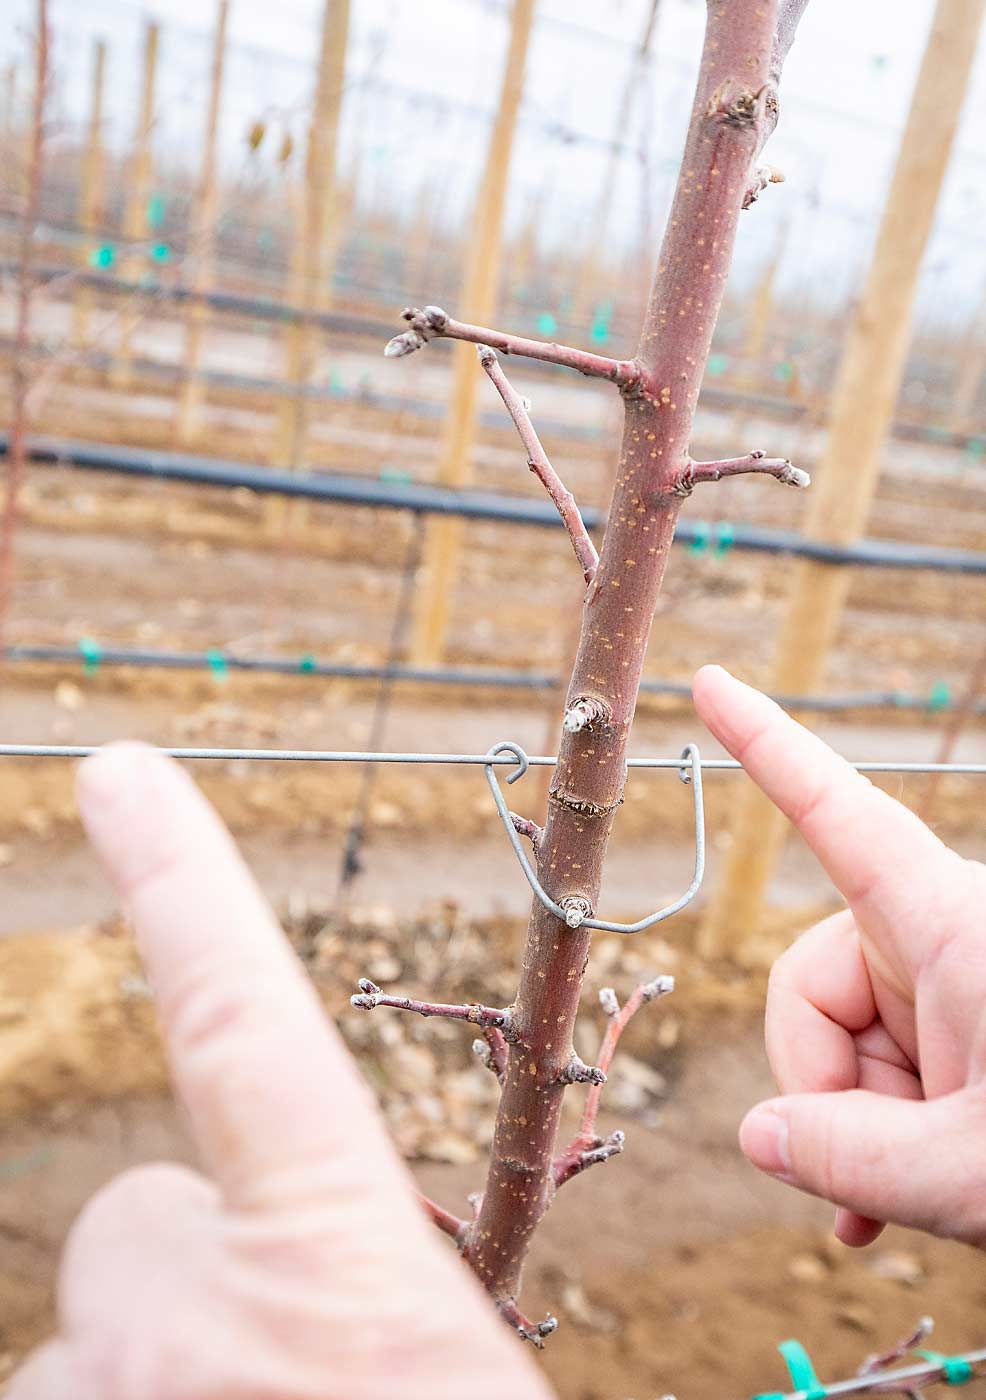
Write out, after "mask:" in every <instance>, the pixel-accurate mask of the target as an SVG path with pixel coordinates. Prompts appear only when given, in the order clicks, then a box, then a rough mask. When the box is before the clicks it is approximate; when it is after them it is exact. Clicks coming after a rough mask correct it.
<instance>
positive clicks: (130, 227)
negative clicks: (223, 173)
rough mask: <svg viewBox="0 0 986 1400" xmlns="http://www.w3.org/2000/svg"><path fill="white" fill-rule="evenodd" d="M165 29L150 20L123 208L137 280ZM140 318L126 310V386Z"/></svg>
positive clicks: (120, 374)
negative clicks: (135, 246)
mask: <svg viewBox="0 0 986 1400" xmlns="http://www.w3.org/2000/svg"><path fill="white" fill-rule="evenodd" d="M160 37H161V32H160V29H159V27H158V25H157V24H155V23H154V21H153V20H148V22H147V28H146V29H145V31H144V65H143V80H142V83H141V94H140V112H139V115H138V118H137V130H136V133H135V136H134V149H133V154H132V156H131V158H130V171H129V179H128V182H127V201H126V205H125V207H124V212H123V237H124V241H125V244H126V252H125V255H124V258H123V275H124V277H125V278H126V279H127V280H136V278H137V277H138V276H139V275H140V271H141V267H142V263H143V259H142V258H141V257H140V256H139V254H136V253H134V252H133V251H131V244H133V243H136V242H138V241H139V240H140V239H141V238H143V237H144V236H145V234H146V233H147V201H148V198H149V196H150V192H151V169H152V166H151V135H152V132H153V128H154V87H155V81H156V77H157V56H158V43H159V40H160ZM135 323H136V318H135V317H133V316H131V315H128V314H125V315H124V318H123V327H122V331H121V334H120V351H119V364H118V366H117V368H116V371H115V373H114V375H113V378H114V381H115V383H116V385H117V387H118V388H125V387H126V386H127V385H128V384H129V383H130V380H131V377H132V371H131V364H130V361H131V356H132V337H133V330H134V325H135Z"/></svg>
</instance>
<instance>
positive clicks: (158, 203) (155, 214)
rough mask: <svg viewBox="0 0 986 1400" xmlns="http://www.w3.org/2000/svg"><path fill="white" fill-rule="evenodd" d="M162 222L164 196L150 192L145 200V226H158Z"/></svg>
mask: <svg viewBox="0 0 986 1400" xmlns="http://www.w3.org/2000/svg"><path fill="white" fill-rule="evenodd" d="M163 223H164V196H163V195H160V194H152V195H151V197H150V199H149V200H148V201H147V227H148V228H160V227H161V225H162V224H163Z"/></svg>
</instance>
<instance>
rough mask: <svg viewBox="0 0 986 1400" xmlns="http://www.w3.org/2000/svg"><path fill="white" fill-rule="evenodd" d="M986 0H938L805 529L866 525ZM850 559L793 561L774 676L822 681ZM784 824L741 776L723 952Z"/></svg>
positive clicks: (716, 949)
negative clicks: (838, 563) (845, 562)
mask: <svg viewBox="0 0 986 1400" xmlns="http://www.w3.org/2000/svg"><path fill="white" fill-rule="evenodd" d="M984 10H986V0H938V3H937V6H936V9H935V15H934V19H933V22H932V26H931V32H930V34H929V36H928V42H927V47H926V49H925V53H924V59H923V61H922V64H921V71H920V73H919V75H918V80H917V86H916V88H915V90H914V96H913V98H912V101H911V110H910V114H909V116H908V119H907V126H906V128H905V131H904V136H903V140H902V142H901V146H900V151H899V154H898V157H897V167H896V170H895V171H894V177H893V182H892V184H891V186H890V192H889V194H888V196H887V202H886V206H885V208H884V211H883V219H882V221H881V225H880V232H879V235H878V237H877V243H876V248H875V250H874V253H873V260H872V263H871V265H870V270H869V275H868V277H867V280H866V285H865V287H864V290H863V293H862V298H861V300H860V303H859V306H858V308H857V311H856V314H855V317H854V319H853V321H852V324H851V326H850V330H849V338H848V341H847V344H846V349H845V353H844V355H843V358H842V364H841V366H840V370H839V376H838V379H837V382H836V386H835V391H834V395H833V401H832V412H831V419H830V426H829V436H828V442H827V445H826V448H825V451H824V454H823V456H822V460H821V464H820V467H819V471H818V477H817V485H816V487H815V489H814V490H813V492H812V495H811V500H810V504H809V507H808V511H807V519H806V523H805V534H806V535H807V537H808V538H809V539H812V540H821V541H825V542H827V543H830V544H837V545H847V544H850V543H852V541H853V540H856V539H858V538H859V536H860V535H861V534H862V533H863V530H864V528H865V526H866V520H867V517H868V515H869V510H870V505H871V502H872V500H873V496H874V492H875V490H876V485H877V478H878V476H879V470H880V457H881V453H882V450H883V446H884V442H885V440H886V437H887V432H888V430H889V427H890V423H891V419H892V416H893V413H894V409H895V407H896V403H897V396H898V392H899V389H900V383H901V379H902V376H903V372H904V362H905V358H906V355H907V349H908V345H909V342H910V331H911V311H912V307H913V303H914V294H915V290H916V287H917V282H918V274H919V272H920V269H921V259H922V256H923V254H924V250H925V246H926V244H927V242H928V236H929V234H930V232H931V225H932V220H933V218H934V213H935V206H936V204H937V202H938V195H939V191H940V189H941V185H942V180H943V178H944V175H945V170H946V167H947V165H948V158H949V153H950V151H951V148H952V141H953V139H954V136H955V130H956V127H957V126H958V121H959V115H960V112H961V110H962V101H963V97H964V95H965V90H966V85H967V82H968V78H969V73H970V70H971V68H972V61H973V57H974V55H975V51H976V43H977V40H978V37H979V32H980V28H981V26H982V19H983V13H984ZM850 582H851V574H850V572H849V570H848V569H846V568H839V567H833V566H830V565H824V564H817V563H813V562H810V561H807V560H806V561H803V562H801V563H799V564H798V565H797V568H796V570H795V576H794V584H793V588H792V590H791V598H790V602H789V604H788V609H787V615H786V618H785V620H784V624H783V627H782V630H781V636H780V641H779V643H778V647H777V655H776V659H775V662H774V669H773V673H772V676H771V679H770V687H771V688H772V689H773V690H774V691H776V692H778V693H780V694H785V695H802V694H805V693H807V692H809V691H812V690H815V689H816V688H817V687H818V685H819V684H820V682H821V680H822V676H823V673H824V669H825V662H826V658H827V656H828V653H829V649H830V648H831V646H832V643H833V641H834V640H835V636H836V632H837V630H838V627H839V623H840V620H841V618H842V612H843V608H844V605H845V601H846V596H847V594H848V591H849V585H850ZM786 832H787V823H786V821H785V819H784V817H782V816H781V814H780V812H779V811H778V810H777V808H776V807H774V806H773V805H772V804H771V803H770V802H769V801H768V800H767V798H765V797H764V796H763V794H762V793H760V792H759V790H758V789H755V788H754V787H753V785H752V784H747V785H746V786H745V787H744V791H743V797H742V799H741V800H740V802H739V804H738V807H737V811H736V817H735V820H734V824H733V841H732V845H731V847H730V849H729V854H728V858H727V861H726V870H725V875H724V878H723V880H722V883H721V886H720V888H719V890H718V891H717V894H716V897H715V898H714V900H713V902H712V905H711V908H710V910H709V913H708V916H707V918H706V921H705V924H704V926H703V928H702V930H701V933H700V937H699V946H700V949H701V951H702V952H703V954H705V955H706V956H719V955H722V954H725V953H726V952H728V951H730V950H733V949H735V948H736V947H737V945H738V941H740V940H742V939H743V937H744V936H746V935H750V934H752V933H753V932H754V931H755V929H756V927H757V924H758V921H759V919H760V916H761V912H762V909H763V901H764V894H765V891H766V888H767V884H768V882H769V880H770V877H771V875H772V873H773V871H774V868H775V866H776V863H777V859H778V857H779V855H780V851H781V847H782V845H783V842H784V837H785V835H786Z"/></svg>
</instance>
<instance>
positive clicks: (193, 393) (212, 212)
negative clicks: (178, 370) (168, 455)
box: [175, 0, 229, 446]
mask: <svg viewBox="0 0 986 1400" xmlns="http://www.w3.org/2000/svg"><path fill="white" fill-rule="evenodd" d="M228 23H229V0H219V4H218V7H217V9H216V27H215V30H214V35H213V42H212V78H211V82H210V87H209V109H208V112H207V113H206V120H205V140H204V145H203V152H202V170H201V174H200V176H199V187H198V190H197V191H196V197H195V213H194V216H193V218H192V225H191V239H190V245H191V246H190V249H189V251H190V253H191V256H192V292H193V294H198V296H200V295H201V294H202V293H203V292H205V291H207V290H208V288H209V285H210V283H211V282H212V275H213V251H214V247H215V241H216V213H217V207H218V180H217V172H218V136H219V112H220V108H221V105H222V94H223V70H224V68H225V65H226V29H227V25H228ZM208 317H209V313H208V308H207V307H206V305H205V303H204V302H202V301H200V300H198V298H197V296H196V295H193V298H192V300H191V301H190V302H189V306H188V319H187V322H186V325H185V364H184V379H183V381H182V385H181V393H180V398H179V401H178V419H177V422H176V425H175V436H176V438H177V440H178V442H179V443H180V444H181V445H183V446H187V444H188V443H189V442H191V441H192V439H193V437H194V436H195V432H196V429H197V427H198V422H199V418H200V416H201V410H202V404H203V402H204V400H205V383H204V381H203V379H202V378H201V376H200V375H199V373H198V367H199V359H200V357H201V354H202V340H203V337H204V335H205V329H206V324H207V322H208Z"/></svg>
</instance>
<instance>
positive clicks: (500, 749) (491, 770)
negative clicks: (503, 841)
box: [483, 739, 705, 933]
mask: <svg viewBox="0 0 986 1400" xmlns="http://www.w3.org/2000/svg"><path fill="white" fill-rule="evenodd" d="M502 753H511V754H513V756H514V758H515V759H516V760H517V767H516V768H515V769H514V770H513V772H511V773H508V774H507V782H508V783H515V782H516V781H517V779H518V778H522V777H523V776H524V774H525V773H526V772H527V769H528V758H527V754H526V753H525V752H524V750H523V749H522V748H521V747H520V745H519V744H515V743H513V742H512V741H511V740H509V739H505V740H504V741H503V742H502V743H500V744H495V745H494V747H493V748H491V749H490V751H489V753H488V754H487V755H486V760H487V761H486V765H485V767H484V769H483V771H484V773H485V774H486V781H487V782H488V783H489V785H490V792H491V793H492V794H493V801H494V802H495V803H496V810H497V811H498V812H499V814H500V820H501V821H502V822H503V826H504V830H505V831H506V833H507V837H508V839H509V841H510V844H511V846H512V847H513V851H514V855H515V856H516V857H517V859H518V861H520V868H521V870H523V872H524V876H525V878H526V880H527V883H528V884H529V885H530V887H531V889H532V890H533V891H534V893H535V895H536V896H537V898H538V899H539V900H540V901H541V903H542V904H543V905H544V907H545V909H548V910H550V911H551V913H552V914H554V915H555V917H556V918H558V919H561V920H562V921H563V922H564V923H566V924H568V926H569V928H598V929H605V930H606V931H607V932H609V933H641V932H642V931H643V930H644V929H645V928H650V927H651V926H652V925H653V924H659V923H660V922H661V921H662V920H663V919H669V918H670V917H671V915H672V914H677V913H678V912H679V911H680V910H681V909H684V907H685V905H686V904H690V903H691V901H692V900H693V899H694V898H695V896H696V894H697V893H698V891H699V888H700V887H701V884H702V879H703V876H704V875H705V807H704V803H703V799H702V759H701V755H700V754H699V751H698V746H697V745H696V744H687V745H686V746H685V748H684V749H683V750H682V754H681V767H680V768H679V770H678V776H679V778H680V779H681V781H682V782H683V783H691V785H692V791H693V794H694V797H695V874H694V875H693V876H692V882H691V884H690V885H689V886H688V889H687V890H686V891H685V893H684V894H683V895H682V896H681V898H680V899H677V900H675V902H674V903H673V904H669V905H668V906H667V907H666V908H665V909H659V910H658V911H657V913H656V914H648V915H647V917H646V918H644V919H638V920H637V922H636V923H635V924H617V923H610V922H609V920H607V919H594V918H590V917H589V916H588V915H587V914H585V913H584V912H583V911H582V910H580V909H579V908H577V907H573V908H568V909H565V908H563V907H562V905H560V904H556V903H555V901H554V900H553V899H552V898H551V896H550V895H549V894H548V893H547V891H546V890H545V889H544V887H543V886H542V884H541V882H540V880H539V879H538V877H537V873H536V871H535V870H534V868H533V866H532V865H531V863H530V861H529V860H528V858H527V853H526V851H525V850H524V847H523V846H522V845H521V840H520V836H519V834H518V832H517V830H516V829H515V827H514V823H513V819H512V817H511V815H510V809H509V808H508V807H507V804H506V801H505V799H504V796H503V792H502V791H501V788H500V784H499V781H498V780H497V776H496V768H497V766H498V765H497V763H496V761H495V760H496V759H497V757H498V756H499V755H500V754H502Z"/></svg>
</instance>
